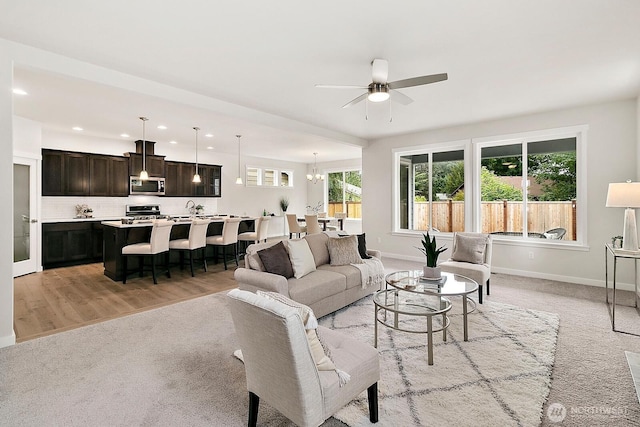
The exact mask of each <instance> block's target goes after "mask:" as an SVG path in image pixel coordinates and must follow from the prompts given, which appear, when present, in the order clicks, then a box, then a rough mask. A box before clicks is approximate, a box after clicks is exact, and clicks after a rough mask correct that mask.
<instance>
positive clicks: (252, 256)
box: [234, 233, 380, 317]
mask: <svg viewBox="0 0 640 427" xmlns="http://www.w3.org/2000/svg"><path fill="white" fill-rule="evenodd" d="M304 239H305V240H306V241H307V243H308V244H309V248H310V249H311V253H312V254H313V259H314V261H315V264H316V270H315V271H313V272H311V273H309V274H307V275H306V276H303V277H301V278H299V279H296V278H293V277H292V278H290V279H286V278H285V277H284V276H280V275H277V274H272V273H268V272H266V271H264V266H263V265H262V262H261V261H260V257H259V255H258V251H259V250H261V249H265V248H268V247H270V246H272V245H274V244H276V243H278V242H267V243H257V244H253V245H250V246H249V247H248V248H247V252H246V255H245V268H238V269H236V271H235V275H234V277H235V279H236V281H237V282H238V287H239V288H240V289H242V290H246V291H251V292H255V291H257V290H263V291H268V292H278V293H281V294H283V295H286V296H287V297H289V298H291V299H292V300H294V301H298V302H300V303H302V304H305V305H308V306H309V307H311V309H312V310H313V312H314V314H315V315H316V317H321V316H324V315H326V314H329V313H333V312H334V311H336V310H339V309H340V308H342V307H345V306H347V305H349V304H351V303H352V302H355V301H357V300H359V299H360V298H363V297H365V296H367V295H369V294H371V293H373V292H375V291H378V290H379V289H378V287H376V286H369V287H366V288H364V289H363V287H362V279H361V274H360V270H359V269H357V268H356V267H353V266H352V265H339V266H332V265H330V264H329V249H328V246H327V242H328V240H329V236H328V235H327V234H326V233H319V234H309V235H307V236H305V237H304ZM367 253H368V254H369V255H371V256H373V257H376V258H378V259H379V258H380V252H379V251H375V250H368V251H367Z"/></svg>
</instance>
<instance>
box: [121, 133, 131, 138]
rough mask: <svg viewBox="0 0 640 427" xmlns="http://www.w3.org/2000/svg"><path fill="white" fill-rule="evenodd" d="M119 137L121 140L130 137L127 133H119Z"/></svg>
mask: <svg viewBox="0 0 640 427" xmlns="http://www.w3.org/2000/svg"><path fill="white" fill-rule="evenodd" d="M120 136H121V137H123V138H131V135H129V134H128V133H121V134H120Z"/></svg>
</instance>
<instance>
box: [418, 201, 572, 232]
mask: <svg viewBox="0 0 640 427" xmlns="http://www.w3.org/2000/svg"><path fill="white" fill-rule="evenodd" d="M413 206H414V216H413V229H414V230H427V229H428V227H429V214H428V210H429V203H427V202H415V203H414V205H413ZM432 207H433V208H432V209H433V211H432V217H433V228H435V229H437V230H440V231H446V232H453V231H464V202H463V201H460V202H454V201H452V200H445V201H439V202H433V203H432ZM527 207H528V209H529V212H528V214H527V229H528V231H529V232H530V233H544V232H545V231H547V230H550V229H552V228H558V227H560V228H564V229H565V230H567V234H566V235H565V237H564V239H565V240H576V201H575V200H572V201H568V202H527ZM481 209H482V212H481V216H480V218H481V220H482V232H483V233H493V232H502V231H507V232H521V231H522V217H523V215H522V202H510V201H506V200H503V201H494V202H482V208H481Z"/></svg>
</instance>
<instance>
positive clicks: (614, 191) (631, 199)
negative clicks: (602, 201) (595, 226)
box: [606, 181, 640, 251]
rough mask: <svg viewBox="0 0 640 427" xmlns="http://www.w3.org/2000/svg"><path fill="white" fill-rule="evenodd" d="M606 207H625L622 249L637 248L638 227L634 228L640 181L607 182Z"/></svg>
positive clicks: (639, 198) (638, 206)
mask: <svg viewBox="0 0 640 427" xmlns="http://www.w3.org/2000/svg"><path fill="white" fill-rule="evenodd" d="M606 206H607V207H608V208H626V209H625V211H624V230H623V233H622V249H625V250H629V251H637V250H638V229H637V228H636V211H635V210H634V208H640V182H631V181H627V182H616V183H611V184H609V191H608V192H607V204H606Z"/></svg>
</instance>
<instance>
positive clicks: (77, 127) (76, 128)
mask: <svg viewBox="0 0 640 427" xmlns="http://www.w3.org/2000/svg"><path fill="white" fill-rule="evenodd" d="M71 129H73V130H77V131H81V130H84V129H82V128H81V127H80V126H74V127H72V128H71Z"/></svg>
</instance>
